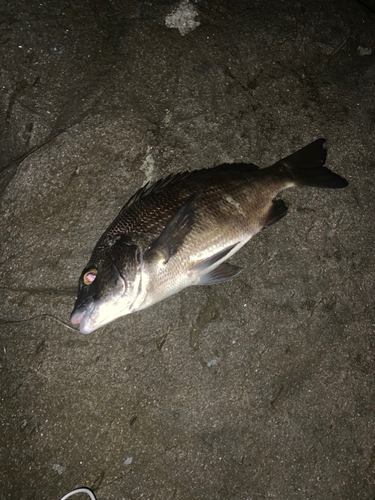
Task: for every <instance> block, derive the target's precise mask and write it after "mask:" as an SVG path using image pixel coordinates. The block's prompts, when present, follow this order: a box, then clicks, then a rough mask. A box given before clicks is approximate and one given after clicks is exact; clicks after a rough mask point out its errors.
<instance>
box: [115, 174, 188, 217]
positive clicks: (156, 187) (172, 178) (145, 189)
mask: <svg viewBox="0 0 375 500" xmlns="http://www.w3.org/2000/svg"><path fill="white" fill-rule="evenodd" d="M191 173H192V172H178V173H177V174H169V175H168V176H167V177H165V178H164V179H159V180H158V181H156V182H154V183H153V184H151V186H150V183H149V182H147V184H145V185H144V186H142V187H141V188H140V189H138V191H137V192H136V193H135V194H133V196H132V197H131V198H129V200H128V201H127V202H126V203H125V205H124V206H123V207H122V210H124V209H125V208H128V207H129V206H130V205H132V204H133V203H135V202H137V201H138V200H140V199H141V198H144V197H145V196H148V195H149V194H150V193H156V192H158V191H161V190H162V189H164V188H165V187H166V186H169V185H170V184H174V183H175V182H178V181H181V180H182V179H186V177H188V176H189V175H190V174H191Z"/></svg>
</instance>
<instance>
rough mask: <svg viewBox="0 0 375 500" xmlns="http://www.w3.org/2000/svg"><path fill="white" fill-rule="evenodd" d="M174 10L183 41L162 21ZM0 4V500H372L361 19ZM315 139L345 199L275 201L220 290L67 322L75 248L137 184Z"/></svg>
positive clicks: (273, 5)
mask: <svg viewBox="0 0 375 500" xmlns="http://www.w3.org/2000/svg"><path fill="white" fill-rule="evenodd" d="M179 9H180V10H179ZM181 9H182V11H183V10H184V9H192V11H190V12H195V14H194V16H193V15H192V16H190V18H189V19H190V21H191V22H192V23H193V24H189V30H188V31H187V32H186V33H181V30H180V29H172V28H171V27H168V22H169V21H168V22H167V23H166V20H168V19H169V20H170V19H171V17H170V16H172V15H174V14H175V13H176V12H180V11H181ZM0 11H1V12H0V14H1V24H0V36H1V37H0V40H1V47H2V51H1V95H0V106H1V111H2V112H1V116H0V128H1V133H0V147H1V151H2V154H1V158H0V172H1V176H0V183H1V184H0V196H1V198H0V203H1V218H0V235H1V256H0V262H1V267H0V280H1V281H0V283H1V284H0V303H1V314H0V320H1V324H0V340H1V344H0V376H1V380H0V395H1V403H2V409H1V413H0V420H1V425H2V427H1V434H2V438H1V467H0V498H1V500H9V499H12V500H13V499H17V500H19V499H23V500H32V499H46V500H50V499H52V498H55V499H58V498H61V497H62V496H63V495H64V494H66V493H68V492H69V491H70V490H72V489H74V488H77V487H79V486H87V487H91V488H92V489H93V490H94V491H95V494H96V496H97V498H98V500H121V499H126V500H128V499H140V498H147V499H155V500H158V499H163V500H164V499H175V500H207V499H220V500H224V499H225V500H248V499H252V500H261V499H266V498H272V499H275V500H291V499H296V500H297V499H298V500H305V499H325V500H330V499H332V500H333V499H337V500H346V499H347V500H353V499H357V498H358V499H359V498H360V499H361V500H367V499H369V500H370V499H373V498H374V495H375V420H374V411H375V399H374V387H375V383H374V372H375V362H374V359H375V352H374V324H375V318H374V316H375V315H374V301H373V299H374V272H375V269H374V246H375V238H374V231H373V223H374V222H373V219H374V212H375V203H374V200H375V187H374V175H375V130H374V129H375V101H374V96H375V35H374V34H375V13H374V11H373V9H372V7H371V2H355V1H350V0H344V1H341V2H328V1H327V2H306V1H302V2H290V1H282V0H267V1H261V0H259V1H253V2H247V1H244V0H237V1H236V0H235V1H226V0H217V1H215V2H213V1H210V0H198V1H195V2H193V1H191V2H186V1H185V2H182V3H180V4H179V3H178V2H177V3H175V2H170V1H167V0H165V1H161V2H147V1H141V0H127V1H125V2H124V1H120V0H113V1H111V2H101V1H99V0H92V1H89V0H72V1H70V2H66V1H63V0H51V1H49V2H46V1H43V0H41V1H38V2H36V1H31V2H26V1H25V0H23V1H20V0H14V1H12V2H3V4H2V6H1V7H0ZM168 16H169V17H168ZM188 17H189V16H188ZM173 19H175V18H173ZM181 19H182V21H181ZM190 21H189V22H190ZM176 22H177V21H176ZM178 22H183V18H179V21H178ZM194 23H195V24H194ZM182 35H183V36H182ZM319 137H326V139H327V147H328V161H327V165H328V166H329V167H330V168H331V169H332V170H334V171H335V172H337V173H339V174H341V175H342V176H344V177H345V178H347V179H348V181H349V183H350V185H349V187H348V188H347V189H345V190H340V191H322V190H314V189H300V190H291V191H289V192H286V193H284V195H283V199H284V200H285V202H286V203H287V205H288V206H289V215H288V216H287V217H286V218H284V219H283V220H282V221H280V222H279V223H278V224H276V225H274V226H272V227H271V228H269V229H268V230H266V231H264V232H262V233H261V234H260V235H258V236H257V237H256V238H255V239H254V240H253V241H251V242H250V244H249V245H247V246H246V247H245V248H244V249H243V250H242V251H241V252H240V253H239V254H237V255H236V256H235V258H234V259H232V262H233V263H235V264H236V265H239V266H241V267H243V268H244V271H243V272H242V273H241V275H240V276H238V277H237V278H236V279H234V280H232V281H231V282H228V283H226V284H223V285H218V286H211V287H196V288H191V289H188V290H185V291H184V292H182V293H180V294H179V295H177V296H174V297H172V298H171V299H169V300H167V301H164V302H162V303H160V304H157V305H156V306H154V307H152V308H149V309H147V310H145V311H142V312H140V313H137V314H134V315H130V316H128V317H125V318H122V319H120V320H118V321H116V322H113V323H112V324H110V325H108V326H107V327H105V328H103V329H101V330H99V331H97V332H94V333H93V334H91V335H89V336H83V335H82V334H80V333H79V332H78V331H74V330H72V329H70V328H69V315H70V312H71V310H72V307H73V303H74V299H75V294H76V286H77V280H78V276H79V274H80V272H81V270H82V268H83V266H84V265H85V264H86V262H87V260H88V258H89V256H90V253H91V251H92V249H93V246H94V244H95V243H96V241H97V239H98V237H99V236H100V234H101V233H102V232H103V231H104V230H105V228H106V227H107V225H108V224H109V223H110V222H111V220H112V219H113V218H114V216H115V215H116V214H117V212H118V210H119V209H120V208H121V206H122V205H123V204H124V203H125V202H126V201H127V199H128V198H129V197H130V196H131V195H132V194H133V193H134V192H135V191H136V190H137V189H138V188H139V187H140V186H141V185H142V184H143V183H145V182H146V181H147V180H151V181H152V180H157V179H158V178H160V177H163V176H166V175H168V174H169V173H171V172H176V171H184V170H192V169H198V168H204V167H211V166H214V165H217V164H220V163H224V162H242V161H246V162H253V163H256V164H258V165H259V166H261V167H265V166H268V165H269V164H271V163H272V162H274V161H276V160H277V159H279V158H280V157H282V156H285V155H287V154H289V153H291V152H293V151H295V150H297V149H299V148H300V147H302V146H304V145H305V144H308V143H309V142H312V141H313V140H315V139H317V138H319ZM74 498H77V499H78V498H87V496H86V497H83V495H82V496H78V495H77V497H74Z"/></svg>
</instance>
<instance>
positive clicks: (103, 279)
mask: <svg viewBox="0 0 375 500" xmlns="http://www.w3.org/2000/svg"><path fill="white" fill-rule="evenodd" d="M324 142H325V140H324V139H319V140H317V141H315V142H313V143H312V144H309V145H308V146H306V147H304V148H303V149H301V150H299V151H297V152H296V153H294V154H292V155H290V156H288V157H286V158H284V159H282V160H280V161H278V162H277V163H275V164H274V165H272V166H270V167H268V168H264V169H259V168H258V167H257V166H255V165H252V164H245V163H233V164H224V165H219V166H218V167H215V168H211V169H204V170H196V171H194V172H186V173H179V174H175V175H170V176H169V177H167V178H166V179H162V180H160V181H158V182H156V183H155V184H153V185H152V186H148V185H146V186H144V187H143V188H141V189H140V190H139V191H138V192H137V193H136V194H135V195H134V196H132V197H131V198H130V200H129V201H128V202H127V203H126V205H125V206H124V207H123V209H122V210H121V211H120V213H119V215H118V216H117V217H116V219H115V220H114V221H113V222H112V224H111V225H110V226H109V227H108V229H107V230H106V231H105V233H104V234H103V235H102V236H101V238H100V239H99V241H98V243H97V244H96V246H95V248H94V251H93V253H92V255H91V258H90V261H89V263H88V264H87V266H86V267H85V269H84V270H83V272H82V274H81V277H80V278H79V290H78V296H77V300H76V303H75V305H74V310H73V312H72V315H71V322H72V323H73V324H79V325H80V330H81V332H82V333H90V332H93V331H94V330H96V329H97V328H100V327H102V326H104V325H106V324H107V323H109V322H110V321H113V320H114V319H116V318H119V317H121V316H124V315H126V314H130V313H132V312H134V311H139V310H141V309H144V308H145V307H149V306H151V305H153V304H155V303H156V302H159V301H160V300H163V299H165V298H167V297H169V296H171V295H173V294H175V293H177V292H179V291H180V290H182V289H184V288H186V287H188V286H190V285H211V284H214V283H222V282H224V281H227V280H229V279H231V278H233V277H234V276H236V275H237V274H238V273H239V272H240V268H238V267H236V266H233V265H231V264H228V263H227V262H226V261H227V260H228V259H229V258H230V257H231V256H232V255H233V254H234V253H236V252H237V251H238V250H239V249H240V248H241V247H242V246H243V245H244V244H245V243H246V242H247V241H249V240H250V238H252V237H253V236H254V235H255V234H256V233H258V232H259V231H260V230H261V229H263V228H265V227H267V226H270V225H271V224H273V223H274V222H276V221H278V220H279V219H281V218H282V217H284V215H286V213H287V207H286V206H285V205H284V202H283V201H282V200H276V201H274V198H275V196H276V195H277V194H278V193H279V192H280V191H282V190H284V189H287V188H290V187H293V186H310V187H315V188H333V189H335V188H343V187H345V186H347V185H348V183H347V181H346V180H345V179H343V178H342V177H340V176H339V175H337V174H335V173H333V172H331V171H330V170H328V169H327V168H325V167H324V163H325V160H326V155H327V152H326V150H325V149H324V147H323V145H324Z"/></svg>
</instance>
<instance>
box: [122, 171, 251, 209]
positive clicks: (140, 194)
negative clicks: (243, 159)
mask: <svg viewBox="0 0 375 500" xmlns="http://www.w3.org/2000/svg"><path fill="white" fill-rule="evenodd" d="M252 170H259V167H257V166H256V165H254V164H253V163H223V164H222V165H218V166H217V167H213V168H203V169H201V170H193V171H192V172H178V173H177V174H170V175H168V176H167V177H165V178H164V179H159V180H158V181H156V182H154V183H153V184H151V185H150V183H149V182H147V184H145V185H144V186H143V187H141V188H140V189H138V191H137V192H136V193H135V194H133V196H132V197H131V198H129V200H128V201H127V202H126V203H125V205H124V206H123V207H122V210H124V209H125V208H128V207H129V206H130V205H133V203H136V202H137V201H139V200H140V199H141V198H144V197H145V196H148V195H149V194H151V193H157V192H159V191H161V190H162V189H164V188H165V187H166V186H170V185H171V184H174V183H176V182H180V181H182V180H184V179H186V178H187V177H190V176H196V175H204V174H206V173H207V172H212V171H216V172H232V173H233V172H238V173H240V172H249V171H252Z"/></svg>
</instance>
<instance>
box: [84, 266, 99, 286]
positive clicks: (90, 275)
mask: <svg viewBox="0 0 375 500" xmlns="http://www.w3.org/2000/svg"><path fill="white" fill-rule="evenodd" d="M97 274H98V271H97V269H89V270H88V271H86V272H85V274H84V275H83V278H82V281H83V282H84V284H85V285H91V283H92V282H93V281H94V280H95V278H96V275H97Z"/></svg>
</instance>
